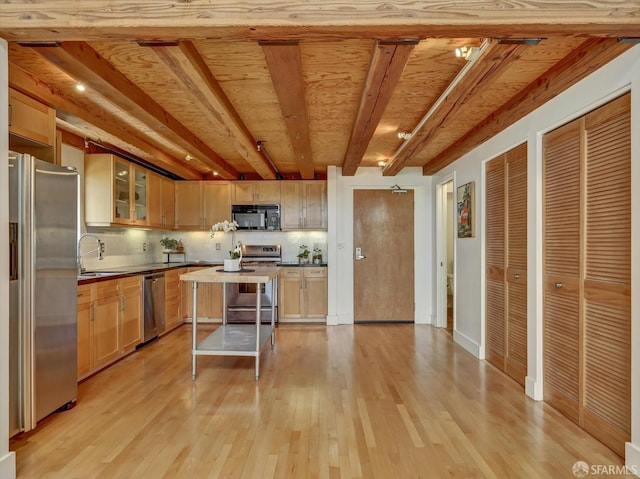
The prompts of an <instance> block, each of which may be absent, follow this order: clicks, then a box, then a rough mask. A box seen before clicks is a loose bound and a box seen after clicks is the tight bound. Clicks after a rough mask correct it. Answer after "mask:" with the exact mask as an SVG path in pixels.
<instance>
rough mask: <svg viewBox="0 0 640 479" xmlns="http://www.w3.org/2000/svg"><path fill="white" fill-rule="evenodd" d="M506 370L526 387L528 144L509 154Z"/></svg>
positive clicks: (507, 184) (507, 158)
mask: <svg viewBox="0 0 640 479" xmlns="http://www.w3.org/2000/svg"><path fill="white" fill-rule="evenodd" d="M506 171H507V175H506V190H507V202H506V203H507V204H506V211H507V213H506V218H507V222H506V235H507V236H506V241H507V248H506V255H505V257H506V261H505V266H506V317H507V321H506V344H507V348H506V349H507V355H506V358H505V371H506V373H507V374H508V375H509V376H511V377H512V378H513V379H515V380H516V381H518V382H519V383H520V384H522V385H524V381H525V378H526V375H527V145H526V144H524V145H521V146H519V147H517V148H515V149H513V150H512V151H510V152H508V153H507V154H506Z"/></svg>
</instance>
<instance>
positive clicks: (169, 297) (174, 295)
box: [164, 268, 188, 332]
mask: <svg viewBox="0 0 640 479" xmlns="http://www.w3.org/2000/svg"><path fill="white" fill-rule="evenodd" d="M187 271H188V269H187V268H176V269H170V270H168V271H166V272H165V273H164V300H165V308H164V330H165V332H168V331H171V330H172V329H174V328H176V327H178V326H180V325H181V324H182V323H183V321H184V319H183V317H182V307H181V291H182V282H181V281H180V275H181V274H185V273H187Z"/></svg>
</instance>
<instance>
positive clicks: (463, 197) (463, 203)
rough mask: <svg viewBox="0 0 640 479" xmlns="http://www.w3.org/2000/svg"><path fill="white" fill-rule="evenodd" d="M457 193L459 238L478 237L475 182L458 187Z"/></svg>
mask: <svg viewBox="0 0 640 479" xmlns="http://www.w3.org/2000/svg"><path fill="white" fill-rule="evenodd" d="M456 193H457V195H456V202H457V216H458V238H473V237H474V236H475V235H476V228H475V226H476V224H475V182H474V181H470V182H469V183H465V184H464V185H462V186H458V190H457V192H456Z"/></svg>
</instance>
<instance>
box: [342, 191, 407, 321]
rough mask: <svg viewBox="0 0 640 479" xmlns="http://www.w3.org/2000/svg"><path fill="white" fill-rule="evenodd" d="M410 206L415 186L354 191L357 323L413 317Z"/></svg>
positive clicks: (355, 306) (354, 275)
mask: <svg viewBox="0 0 640 479" xmlns="http://www.w3.org/2000/svg"><path fill="white" fill-rule="evenodd" d="M413 210H414V208H413V190H408V191H407V192H406V193H401V194H395V193H392V192H391V191H389V190H354V192H353V240H354V248H361V252H362V255H363V256H364V259H355V260H354V268H353V269H354V274H353V278H354V285H353V290H354V295H353V296H354V298H353V300H354V320H355V321H402V322H407V321H413V320H414V317H415V314H414V311H415V305H414V301H415V300H414V237H413V235H414V232H413V231H414V225H413V217H414V211H413ZM354 257H355V255H354Z"/></svg>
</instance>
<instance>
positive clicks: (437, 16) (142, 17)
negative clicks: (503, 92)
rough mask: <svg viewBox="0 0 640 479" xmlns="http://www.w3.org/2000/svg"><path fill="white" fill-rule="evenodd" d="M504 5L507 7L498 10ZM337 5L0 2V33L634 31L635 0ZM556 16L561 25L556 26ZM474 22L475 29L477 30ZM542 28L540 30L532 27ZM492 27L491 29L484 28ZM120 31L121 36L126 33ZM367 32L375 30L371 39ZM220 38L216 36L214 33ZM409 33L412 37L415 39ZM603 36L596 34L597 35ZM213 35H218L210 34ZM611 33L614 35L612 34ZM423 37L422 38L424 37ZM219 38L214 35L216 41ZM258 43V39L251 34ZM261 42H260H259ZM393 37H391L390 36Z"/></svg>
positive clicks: (365, 0)
mask: <svg viewBox="0 0 640 479" xmlns="http://www.w3.org/2000/svg"><path fill="white" fill-rule="evenodd" d="M505 3H507V4H508V5H507V8H506V7H505V5H504V4H505ZM345 6H346V5H345V3H344V2H328V1H320V2H265V1H264V0H247V1H243V2H238V1H237V0H217V1H216V2H192V1H181V2H173V3H172V4H171V8H167V7H166V2H160V1H153V0H137V1H131V0H112V1H109V2H105V1H91V2H78V1H75V0H39V1H38V2H32V1H22V2H13V1H12V2H3V3H1V4H0V25H1V27H0V36H2V37H4V38H13V39H26V38H29V37H35V36H36V35H42V36H49V37H50V38H51V37H55V36H56V35H58V38H66V39H68V38H77V37H78V35H82V36H83V37H84V38H89V36H93V38H94V39H97V38H103V39H105V38H117V37H118V36H119V37H120V38H123V36H126V37H128V38H131V37H132V36H137V38H142V37H148V38H162V37H165V38H185V39H189V38H211V36H212V33H211V29H212V28H215V29H217V28H220V29H221V30H223V31H226V35H228V36H232V35H233V36H235V37H234V38H239V35H242V36H243V37H245V38H246V37H247V36H249V35H252V34H253V35H256V34H257V35H260V34H264V33H266V31H265V29H264V28H265V27H276V28H277V29H278V32H279V34H280V35H277V34H276V33H275V32H273V35H275V37H279V38H292V37H291V36H282V35H287V33H288V31H292V33H291V34H292V35H295V36H297V37H298V38H299V37H300V35H303V36H304V38H310V35H311V34H313V31H314V30H312V28H313V29H315V31H317V32H318V33H317V34H318V35H323V36H325V37H326V36H327V35H332V34H334V35H335V33H336V31H335V28H336V27H344V28H347V29H348V28H351V29H355V28H356V27H359V28H360V29H362V30H365V29H366V30H367V31H368V32H369V38H380V37H379V36H378V35H381V34H384V30H381V27H385V26H386V27H387V28H389V27H391V28H395V32H394V34H395V35H400V36H406V35H412V34H411V33H409V31H414V30H415V29H416V28H422V29H424V30H425V32H427V31H432V32H435V33H432V34H431V36H433V35H436V34H437V33H438V31H439V30H440V29H445V28H446V29H447V31H446V33H445V32H443V33H442V35H443V37H459V36H476V35H474V34H473V32H471V31H465V30H467V29H468V28H467V27H472V28H475V29H476V30H482V31H484V34H480V35H478V36H481V37H500V36H505V35H513V36H517V35H518V33H520V32H522V31H523V29H525V28H526V29H528V30H529V31H528V32H527V33H528V34H527V35H524V36H532V35H531V33H532V34H533V36H535V34H536V31H537V32H538V35H546V34H550V33H551V32H555V33H556V34H558V35H562V34H567V31H572V32H575V34H580V32H584V31H589V28H592V27H594V26H597V25H602V26H603V30H604V27H609V31H611V30H612V29H613V27H620V26H621V27H627V28H632V27H633V25H634V24H635V27H636V31H637V15H638V7H637V4H636V2H631V1H629V2H626V3H625V2H619V1H616V2H612V1H610V0H609V1H608V0H591V1H589V2H548V1H547V2H540V1H539V0H520V1H508V2H495V1H476V2H433V1H429V0H421V1H411V2H393V4H391V5H386V4H385V5H384V6H381V3H380V1H379V0H360V1H358V2H356V3H350V4H349V5H348V7H349V8H345ZM559 19H561V20H562V21H559ZM479 25H482V26H483V27H482V28H478V26H479ZM541 26H546V27H547V28H546V31H543V30H542V29H541V28H540V27H541ZM489 29H493V32H488V31H487V30H489ZM126 30H128V32H127V31H126ZM375 32H378V33H377V34H376V33H375ZM220 34H223V32H220ZM415 34H416V33H413V35H415ZM602 34H604V32H603V33H602ZM216 35H218V34H216ZM614 35H615V34H614ZM427 36H429V35H428V34H427ZM218 38H222V37H218ZM253 38H254V39H257V38H265V37H259V36H258V37H253ZM267 38H268V37H267ZM397 38H399V37H397Z"/></svg>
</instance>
